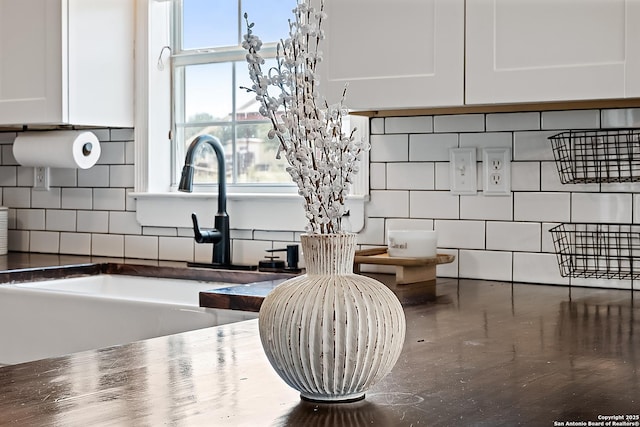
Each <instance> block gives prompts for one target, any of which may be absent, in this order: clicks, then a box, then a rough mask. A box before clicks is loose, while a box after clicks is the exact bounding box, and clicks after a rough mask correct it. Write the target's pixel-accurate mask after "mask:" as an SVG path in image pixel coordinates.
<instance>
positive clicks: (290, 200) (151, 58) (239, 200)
mask: <svg viewBox="0 0 640 427" xmlns="http://www.w3.org/2000/svg"><path fill="white" fill-rule="evenodd" d="M171 4H172V2H171V1H170V0H136V47H135V52H136V60H135V63H136V70H135V75H136V89H135V130H134V135H135V136H134V139H135V144H134V150H135V187H134V191H133V193H132V194H131V196H132V197H133V198H134V199H135V200H136V218H137V220H138V222H139V223H140V224H141V225H142V226H147V227H173V228H191V213H192V212H195V213H197V214H198V216H199V218H201V222H202V225H203V226H204V227H212V226H213V214H214V213H215V207H216V206H217V198H218V195H217V192H198V193H179V192H177V191H172V188H171V168H170V165H171V141H170V135H169V134H170V128H171V72H170V70H171V67H170V66H169V64H167V61H168V58H167V56H168V52H167V49H166V46H169V45H170V24H171ZM352 121H353V122H357V127H358V129H359V135H358V137H362V138H365V139H367V140H368V139H369V131H368V123H369V121H368V118H366V117H360V116H353V117H352ZM356 181H357V182H356V183H355V185H354V192H353V193H354V195H351V196H349V198H348V200H347V202H346V208H347V209H348V210H349V212H350V217H349V223H350V225H351V231H353V232H358V231H360V230H362V229H363V228H364V204H365V202H366V201H367V200H368V195H369V161H368V158H366V159H365V160H364V161H363V164H362V168H361V171H360V173H359V174H358V175H356ZM227 211H228V213H229V217H230V222H231V228H232V229H249V230H274V231H304V228H305V226H306V219H305V218H304V212H303V209H302V198H301V197H300V196H298V195H297V194H296V193H281V192H280V193H277V192H273V191H268V190H266V189H263V190H262V191H260V192H244V193H241V192H238V191H236V189H235V188H234V189H231V188H230V189H228V192H227Z"/></svg>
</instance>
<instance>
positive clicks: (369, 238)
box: [358, 217, 387, 246]
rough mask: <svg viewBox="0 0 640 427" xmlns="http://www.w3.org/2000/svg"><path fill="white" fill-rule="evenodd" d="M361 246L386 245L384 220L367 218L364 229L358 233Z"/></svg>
mask: <svg viewBox="0 0 640 427" xmlns="http://www.w3.org/2000/svg"><path fill="white" fill-rule="evenodd" d="M358 244H359V245H375V246H378V245H386V244H387V242H386V231H385V229H384V218H371V217H369V218H367V220H366V221H365V224H364V229H363V230H362V231H360V233H358Z"/></svg>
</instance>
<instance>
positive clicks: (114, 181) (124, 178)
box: [109, 165, 135, 188]
mask: <svg viewBox="0 0 640 427" xmlns="http://www.w3.org/2000/svg"><path fill="white" fill-rule="evenodd" d="M134 182H135V176H134V167H133V165H113V166H110V167H109V183H110V187H111V188H113V187H125V188H127V187H129V188H132V187H133V185H134Z"/></svg>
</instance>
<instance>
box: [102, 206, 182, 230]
mask: <svg viewBox="0 0 640 427" xmlns="http://www.w3.org/2000/svg"><path fill="white" fill-rule="evenodd" d="M109 233H113V234H142V227H141V226H140V224H139V223H138V220H137V219H136V213H135V212H117V211H114V212H109ZM191 234H192V235H193V232H192V233H191Z"/></svg>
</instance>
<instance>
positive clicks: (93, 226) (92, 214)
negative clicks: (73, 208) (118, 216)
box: [76, 211, 109, 233]
mask: <svg viewBox="0 0 640 427" xmlns="http://www.w3.org/2000/svg"><path fill="white" fill-rule="evenodd" d="M76 215H77V230H78V231H79V232H85V233H108V232H109V212H104V211H77V213H76Z"/></svg>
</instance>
